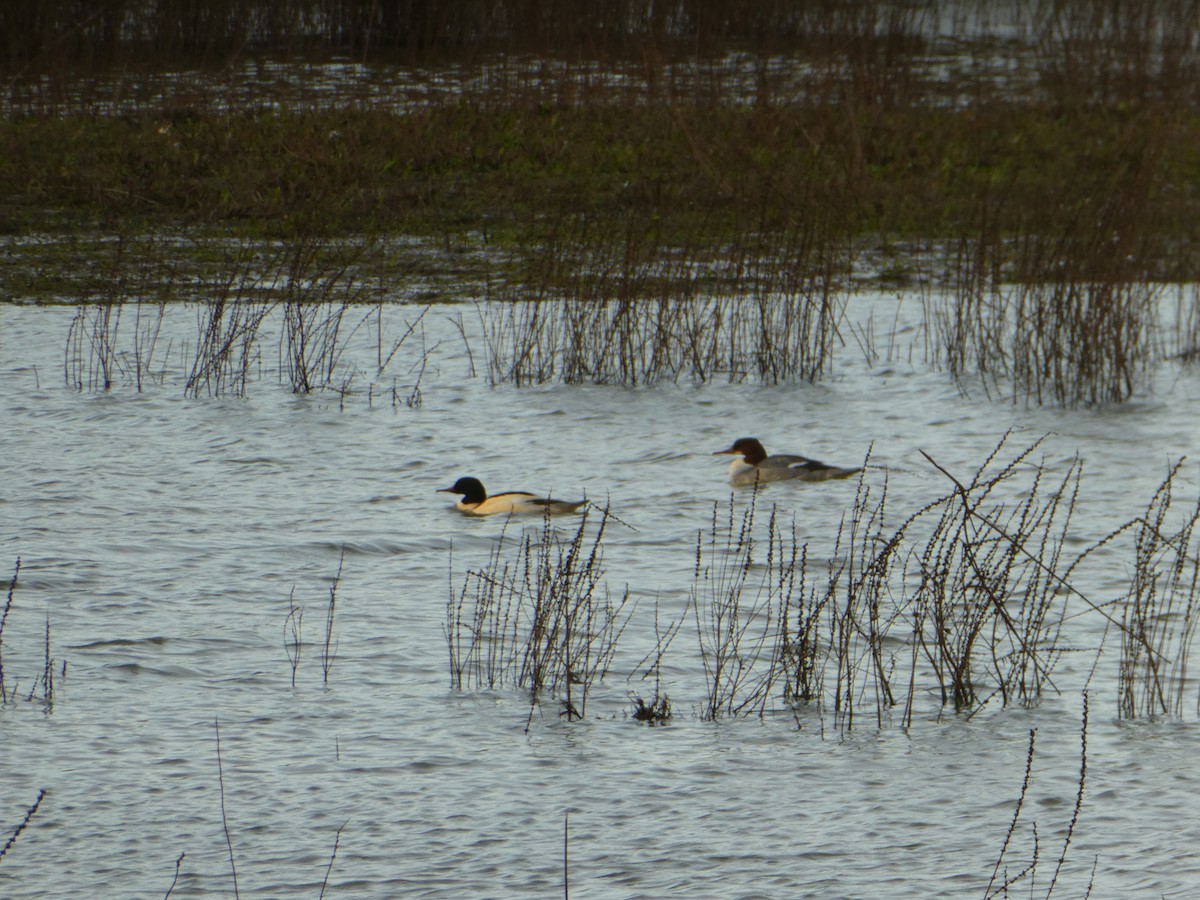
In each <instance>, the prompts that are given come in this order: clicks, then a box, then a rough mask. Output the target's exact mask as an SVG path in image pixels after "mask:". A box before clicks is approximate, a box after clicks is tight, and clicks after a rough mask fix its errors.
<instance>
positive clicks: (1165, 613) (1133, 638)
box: [1117, 460, 1200, 719]
mask: <svg viewBox="0 0 1200 900" xmlns="http://www.w3.org/2000/svg"><path fill="white" fill-rule="evenodd" d="M1182 464H1183V462H1182V460H1181V461H1180V462H1178V463H1176V464H1175V465H1174V466H1172V467H1171V469H1170V471H1169V472H1168V474H1167V477H1166V479H1165V480H1164V481H1163V482H1162V484H1161V485H1159V488H1158V490H1157V491H1156V492H1155V494H1154V496H1153V498H1151V500H1150V503H1149V504H1148V505H1147V507H1146V511H1145V513H1144V514H1143V515H1142V516H1141V517H1140V518H1139V519H1138V520H1137V521H1136V522H1135V523H1134V526H1133V527H1134V566H1133V570H1132V572H1131V573H1130V582H1131V583H1130V586H1129V591H1128V594H1127V595H1126V597H1125V600H1124V612H1123V614H1122V618H1121V657H1120V667H1119V670H1118V674H1119V681H1118V693H1117V712H1118V715H1119V716H1120V717H1121V718H1125V719H1133V718H1139V717H1141V716H1155V715H1171V716H1180V717H1181V716H1183V714H1184V693H1185V691H1186V690H1187V688H1188V687H1189V686H1190V685H1193V684H1194V681H1189V679H1188V661H1189V656H1190V651H1191V645H1192V641H1193V640H1194V639H1195V636H1196V624H1197V619H1198V618H1200V556H1198V549H1200V548H1197V547H1196V544H1195V542H1194V540H1193V538H1194V533H1195V530H1196V525H1197V522H1200V498H1198V499H1197V503H1196V505H1195V506H1194V507H1192V508H1190V509H1188V510H1185V511H1184V512H1183V513H1182V514H1178V513H1176V514H1175V515H1174V517H1172V510H1171V504H1172V500H1173V495H1174V488H1175V478H1176V475H1177V474H1178V473H1179V470H1180V467H1181V466H1182ZM1196 703H1197V710H1198V711H1200V696H1197V698H1196Z"/></svg>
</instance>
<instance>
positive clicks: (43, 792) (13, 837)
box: [0, 788, 46, 859]
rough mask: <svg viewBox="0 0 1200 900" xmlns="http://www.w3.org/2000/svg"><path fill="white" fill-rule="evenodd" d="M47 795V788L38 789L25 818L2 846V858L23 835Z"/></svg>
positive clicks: (0, 856) (0, 851) (0, 849)
mask: <svg viewBox="0 0 1200 900" xmlns="http://www.w3.org/2000/svg"><path fill="white" fill-rule="evenodd" d="M45 796H46V789H45V788H42V789H41V790H40V791H38V795H37V797H36V798H35V799H34V801H33V805H32V806H30V807H29V809H27V810H25V817H24V818H23V819H21V822H20V824H18V825H17V827H16V828H14V829H13V833H12V834H11V835H9V838H8V840H7V841H5V842H4V846H3V847H0V859H3V858H4V854H6V853H8V851H9V850H10V849H11V848H12V845H13V844H15V843H16V842H17V838H19V837H20V836H21V833H22V832H24V831H25V829H26V828H27V827H28V826H29V822H30V821H31V820H32V819H33V817H34V816H35V815H36V814H37V811H38V809H39V808H41V805H42V799H43V798H44V797H45Z"/></svg>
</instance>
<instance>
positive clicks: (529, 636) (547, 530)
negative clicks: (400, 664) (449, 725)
mask: <svg viewBox="0 0 1200 900" xmlns="http://www.w3.org/2000/svg"><path fill="white" fill-rule="evenodd" d="M589 519H590V508H588V509H585V511H584V513H583V514H582V516H581V518H580V522H579V525H578V527H577V528H576V529H575V531H574V533H573V534H571V535H563V534H561V533H560V532H559V531H557V530H556V529H555V528H554V527H553V526H552V524H551V522H550V519H549V517H547V518H546V519H545V521H544V522H543V525H542V528H541V529H540V531H539V530H534V529H527V530H525V531H524V532H523V533H521V534H520V535H519V536H518V537H516V538H515V539H513V538H510V537H509V535H508V531H507V526H506V530H505V531H504V532H502V533H501V536H500V537H499V538H498V539H497V541H496V542H495V544H494V545H493V547H492V549H491V552H490V555H489V559H488V562H487V563H486V564H485V565H484V566H482V567H481V568H479V569H472V570H469V571H468V572H467V573H466V576H465V577H464V579H463V583H462V585H461V587H460V588H459V589H458V591H457V593H456V592H455V589H454V586H453V580H452V582H451V596H450V600H449V602H448V605H447V622H446V640H447V648H448V650H449V661H450V684H451V687H452V688H453V689H454V690H459V691H461V690H472V689H474V690H480V689H484V690H496V689H502V688H517V689H519V690H522V691H525V692H527V693H528V695H529V699H530V704H531V709H532V708H534V707H536V706H537V705H538V704H539V703H540V702H541V699H542V698H543V696H547V695H548V696H550V697H553V698H554V699H555V700H557V701H558V702H559V703H560V704H561V713H562V715H563V716H564V717H566V718H567V719H568V720H575V719H581V718H583V717H584V716H585V715H586V714H587V701H588V697H589V695H590V694H591V692H592V689H593V687H594V686H595V685H596V684H598V683H599V682H601V681H603V679H604V677H605V675H606V674H607V673H608V670H609V666H610V665H611V663H612V659H613V655H614V654H615V652H616V647H617V641H618V639H619V638H620V635H621V633H622V632H623V630H624V628H625V625H626V624H627V623H628V621H629V615H630V614H631V612H632V610H631V609H630V610H627V609H626V607H627V606H628V604H629V594H628V592H626V593H624V594H623V595H622V596H621V597H619V598H616V599H614V598H613V596H612V595H611V594H610V593H609V590H608V587H607V584H606V582H605V571H604V567H603V547H602V543H601V542H602V540H603V537H604V533H605V530H606V528H607V525H608V521H609V514H608V511H607V510H602V511H601V513H600V519H599V521H598V522H597V523H595V526H594V529H592V532H591V533H590V534H589V530H588V524H589Z"/></svg>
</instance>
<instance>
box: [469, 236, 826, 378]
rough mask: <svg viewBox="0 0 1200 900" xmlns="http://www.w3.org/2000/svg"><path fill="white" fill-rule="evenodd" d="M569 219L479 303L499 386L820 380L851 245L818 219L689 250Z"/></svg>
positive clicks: (492, 375) (492, 369)
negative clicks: (595, 232)
mask: <svg viewBox="0 0 1200 900" xmlns="http://www.w3.org/2000/svg"><path fill="white" fill-rule="evenodd" d="M565 229H566V233H565V234H564V233H557V232H556V233H555V234H554V240H552V241H547V242H546V243H545V244H542V245H540V246H539V247H537V248H535V251H534V252H533V253H530V254H529V255H528V257H527V258H526V259H525V260H524V261H523V262H522V263H521V265H520V266H519V270H520V272H521V273H522V275H521V278H520V280H519V281H516V282H514V283H509V284H507V285H504V286H502V287H501V288H500V289H499V290H497V291H496V292H495V295H494V296H493V297H492V298H491V299H490V300H489V301H488V302H486V303H484V304H482V305H481V306H480V310H479V315H480V318H481V321H482V327H483V332H484V336H485V340H486V343H487V360H488V378H489V380H490V381H491V382H492V383H493V384H500V383H513V384H517V385H522V384H541V383H545V382H554V381H558V382H562V383H566V384H578V383H585V382H593V383H601V384H623V385H638V384H653V383H657V382H661V381H679V380H692V381H714V380H718V379H724V380H727V381H733V382H736V381H744V380H748V379H749V380H755V381H759V382H764V383H772V384H774V383H780V382H788V381H795V380H807V381H815V380H817V379H819V378H820V377H821V376H822V374H823V373H824V371H825V369H826V367H827V366H828V365H829V364H830V362H831V360H832V357H833V352H834V346H835V344H836V343H837V342H838V341H839V340H840V334H839V331H838V329H839V327H840V325H841V320H842V317H843V315H844V309H845V298H844V296H843V295H841V294H840V292H839V290H838V288H837V282H836V277H837V275H838V273H840V272H843V271H844V270H845V269H846V268H847V267H848V264H849V263H848V258H849V249H848V246H847V244H846V241H845V239H844V237H843V236H841V235H839V234H837V233H836V232H834V231H831V230H825V229H824V228H823V227H822V226H821V225H820V224H819V223H817V222H815V221H810V222H808V223H807V224H805V225H803V226H801V227H796V228H793V229H791V230H789V231H788V233H786V234H784V235H769V236H761V237H759V238H758V239H756V240H747V241H745V242H741V243H739V244H737V245H733V246H728V245H726V246H718V247H714V246H711V245H702V244H701V243H700V240H697V241H696V242H695V243H693V244H692V245H691V247H690V249H686V250H684V249H681V248H679V247H669V246H666V245H664V244H663V243H661V236H659V235H655V234H651V233H646V232H644V231H642V230H640V229H630V230H629V231H628V232H627V233H625V234H624V235H622V236H616V237H612V238H604V237H596V238H593V237H591V236H589V235H588V234H587V232H589V231H590V230H591V226H589V225H588V224H587V223H586V222H574V223H572V224H571V225H569V226H565ZM585 245H586V246H587V248H588V249H587V250H586V252H584V251H582V248H583V247H584V246H585ZM564 282H565V283H564Z"/></svg>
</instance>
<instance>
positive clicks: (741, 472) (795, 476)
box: [713, 438, 861, 487]
mask: <svg viewBox="0 0 1200 900" xmlns="http://www.w3.org/2000/svg"><path fill="white" fill-rule="evenodd" d="M727 453H728V454H735V455H736V456H737V457H738V458H736V459H734V460H733V462H731V463H730V464H729V482H730V484H732V485H734V486H735V487H748V486H750V485H755V484H765V483H767V482H771V481H830V480H832V479H836V478H849V477H850V476H851V475H854V474H857V473H858V472H859V471H861V469H860V468H845V467H841V466H829V465H826V464H825V463H823V462H819V461H818V460H815V459H809V458H808V457H805V456H794V455H787V454H777V455H775V456H768V455H767V451H766V450H765V449H763V445H762V444H761V443H759V442H758V440H756V439H755V438H741V439H739V440H737V441H734V443H733V446H732V447H730V448H729V449H728V450H718V451H717V452H716V453H715V454H713V455H714V456H716V455H720V454H727Z"/></svg>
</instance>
